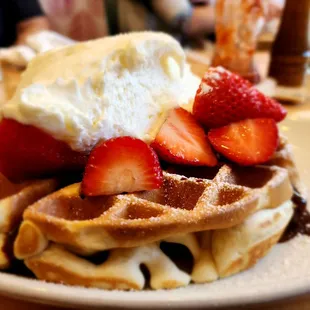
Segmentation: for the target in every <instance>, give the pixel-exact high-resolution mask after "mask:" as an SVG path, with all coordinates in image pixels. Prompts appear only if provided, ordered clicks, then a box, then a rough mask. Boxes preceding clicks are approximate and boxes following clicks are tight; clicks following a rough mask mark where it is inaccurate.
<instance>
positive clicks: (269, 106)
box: [193, 67, 286, 128]
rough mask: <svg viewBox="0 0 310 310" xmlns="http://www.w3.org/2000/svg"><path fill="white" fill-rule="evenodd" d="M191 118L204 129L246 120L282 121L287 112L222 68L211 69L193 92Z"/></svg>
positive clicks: (241, 79) (244, 81)
mask: <svg viewBox="0 0 310 310" xmlns="http://www.w3.org/2000/svg"><path fill="white" fill-rule="evenodd" d="M193 114H194V116H195V118H196V119H197V120H198V121H200V122H201V123H202V124H203V125H205V126H206V127H207V128H215V127H221V126H225V125H228V124H230V123H233V122H238V121H241V120H244V119H249V118H272V119H274V120H275V121H276V122H279V121H281V120H283V119H284V118H285V116H286V110H285V109H284V108H283V107H282V106H281V105H280V103H278V102H277V101H275V100H273V99H271V98H269V97H266V96H265V95H264V94H262V93H261V92H259V91H258V90H257V89H256V88H255V87H253V86H252V85H251V83H250V82H248V81H247V80H245V79H243V78H242V77H240V76H239V75H237V74H234V73H231V72H229V71H227V70H225V69H223V68H222V67H216V68H210V69H209V70H208V71H207V72H206V73H205V75H204V77H203V79H202V81H201V84H200V86H199V88H198V90H197V92H196V97H195V101H194V105H193Z"/></svg>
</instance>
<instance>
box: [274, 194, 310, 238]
mask: <svg viewBox="0 0 310 310" xmlns="http://www.w3.org/2000/svg"><path fill="white" fill-rule="evenodd" d="M292 201H293V203H294V204H295V205H296V208H295V210H294V215H293V217H292V219H291V222H290V223H289V225H288V226H287V228H286V230H285V232H284V234H283V235H282V237H281V239H280V241H279V242H286V241H288V240H290V239H292V238H294V237H295V236H296V235H297V234H303V235H307V236H310V212H309V211H308V210H307V200H306V199H304V198H303V197H302V196H301V195H300V193H299V192H298V191H297V190H296V189H295V190H294V195H293V197H292Z"/></svg>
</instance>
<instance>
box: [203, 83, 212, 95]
mask: <svg viewBox="0 0 310 310" xmlns="http://www.w3.org/2000/svg"><path fill="white" fill-rule="evenodd" d="M200 87H201V91H200V94H203V95H205V94H207V93H208V92H210V91H212V89H213V88H212V87H211V86H209V85H208V84H207V83H201V85H200Z"/></svg>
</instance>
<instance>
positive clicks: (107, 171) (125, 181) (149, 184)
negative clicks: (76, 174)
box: [81, 137, 163, 196]
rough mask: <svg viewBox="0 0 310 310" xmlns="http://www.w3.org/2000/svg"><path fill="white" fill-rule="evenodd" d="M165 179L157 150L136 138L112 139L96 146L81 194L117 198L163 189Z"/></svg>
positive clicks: (87, 167)
mask: <svg viewBox="0 0 310 310" xmlns="http://www.w3.org/2000/svg"><path fill="white" fill-rule="evenodd" d="M162 180H163V176H162V170H161V168H160V164H159V160H158V157H157V155H156V153H155V152H154V150H153V149H152V148H151V147H150V146H148V145H147V144H146V143H144V142H143V141H141V140H139V139H135V138H132V137H120V138H115V139H110V140H108V141H105V142H102V143H100V144H99V145H98V146H96V147H95V148H94V149H93V151H92V152H91V154H90V156H89V160H88V163H87V165H86V169H85V173H84V178H83V181H82V186H81V192H82V194H84V195H86V196H98V195H113V194H119V193H123V192H136V191H143V190H151V189H155V188H159V187H160V186H161V184H162Z"/></svg>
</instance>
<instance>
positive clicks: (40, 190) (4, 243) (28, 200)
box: [0, 174, 57, 269]
mask: <svg viewBox="0 0 310 310" xmlns="http://www.w3.org/2000/svg"><path fill="white" fill-rule="evenodd" d="M56 187H57V181H56V180H54V179H48V180H34V181H26V182H23V183H12V182H10V181H9V180H8V179H7V178H6V177H4V176H3V175H2V174H0V269H6V268H8V267H9V265H10V261H11V255H10V253H11V252H12V245H11V244H12V242H11V238H10V235H11V234H12V233H14V231H15V230H16V229H17V228H18V225H19V224H20V222H21V220H22V214H23V211H24V210H25V209H26V207H28V206H29V205H31V204H33V203H34V202H35V201H37V200H38V199H40V198H42V197H44V196H46V195H48V194H49V193H51V192H52V191H54V190H56Z"/></svg>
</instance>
